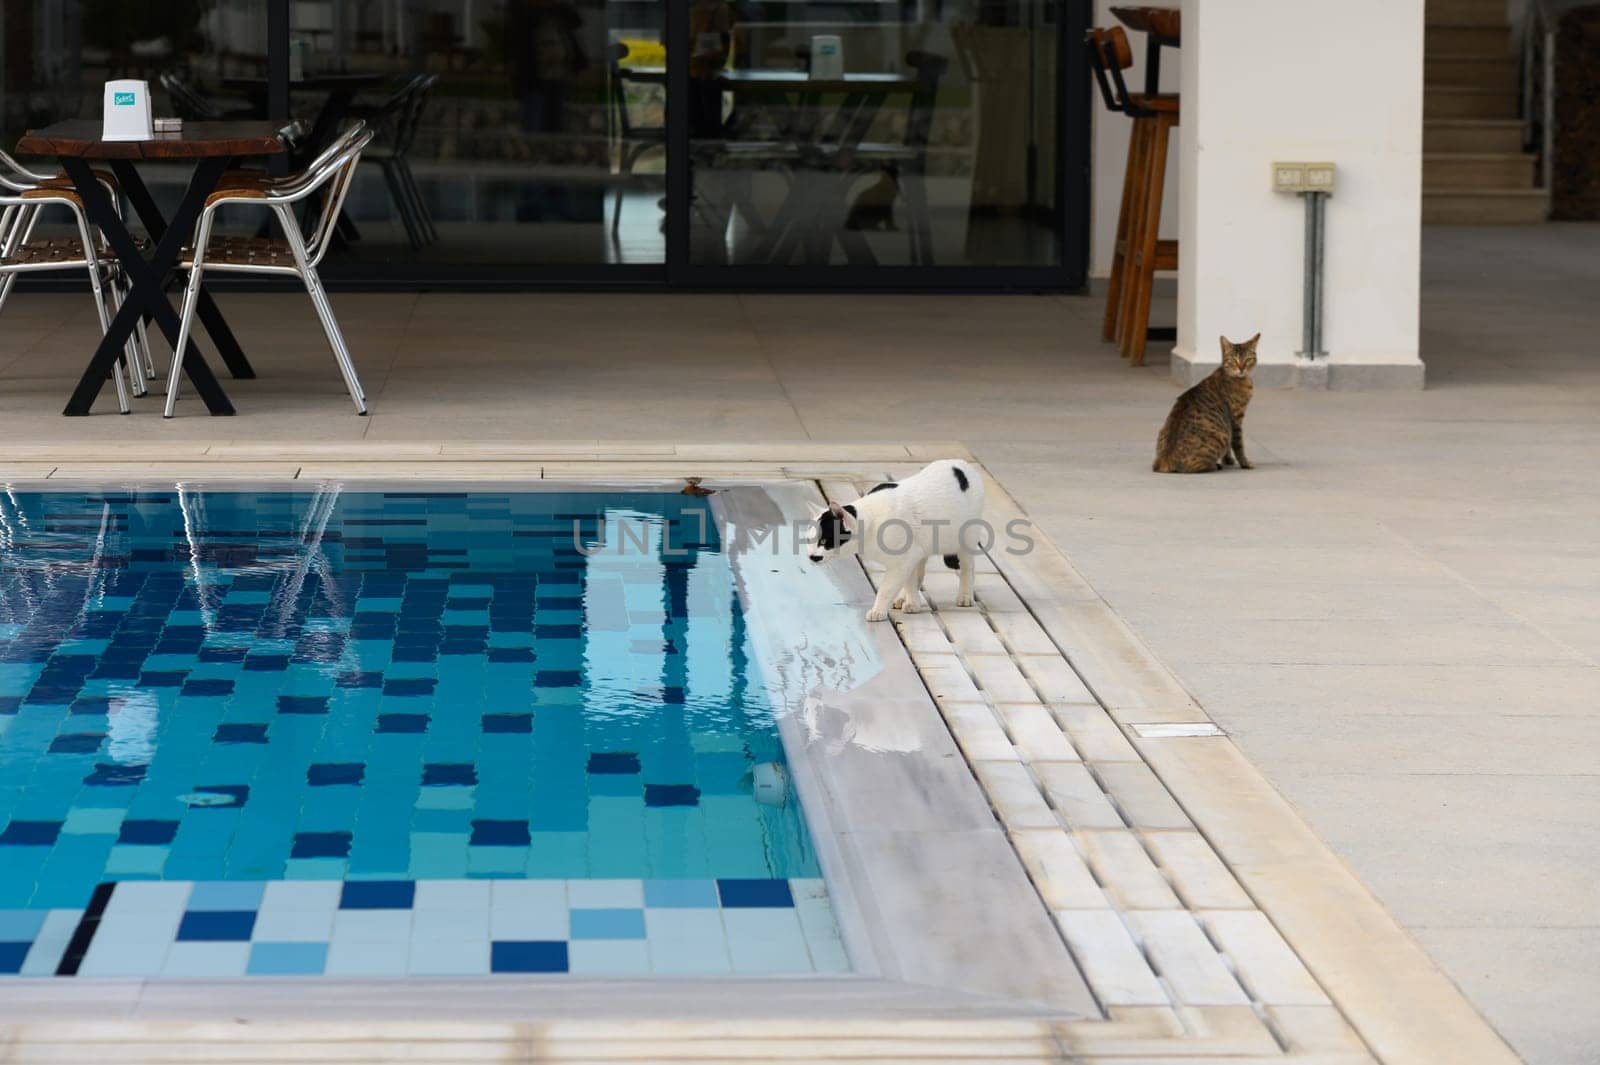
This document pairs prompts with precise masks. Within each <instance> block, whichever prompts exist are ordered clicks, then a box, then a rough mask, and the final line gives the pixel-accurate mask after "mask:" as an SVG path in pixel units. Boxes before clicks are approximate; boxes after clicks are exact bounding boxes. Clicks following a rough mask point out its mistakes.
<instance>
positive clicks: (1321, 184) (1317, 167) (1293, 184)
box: [1272, 162, 1338, 195]
mask: <svg viewBox="0 0 1600 1065" xmlns="http://www.w3.org/2000/svg"><path fill="white" fill-rule="evenodd" d="M1337 172H1338V167H1336V166H1335V165H1334V164H1332V163H1276V162H1275V163H1273V164H1272V191H1274V192H1281V193H1283V194H1285V195H1294V194H1298V193H1302V192H1332V191H1333V187H1334V183H1335V176H1336V174H1337Z"/></svg>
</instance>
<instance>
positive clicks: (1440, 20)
mask: <svg viewBox="0 0 1600 1065" xmlns="http://www.w3.org/2000/svg"><path fill="white" fill-rule="evenodd" d="M1424 17H1425V18H1426V20H1427V23H1428V25H1430V26H1440V25H1447V26H1501V27H1503V26H1505V25H1506V24H1507V21H1508V20H1507V18H1506V5H1505V0H1428V5H1427V12H1426V14H1425V16H1424Z"/></svg>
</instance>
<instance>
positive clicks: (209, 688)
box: [183, 677, 233, 695]
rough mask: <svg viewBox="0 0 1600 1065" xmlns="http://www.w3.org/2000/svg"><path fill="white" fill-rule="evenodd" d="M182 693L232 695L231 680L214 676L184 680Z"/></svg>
mask: <svg viewBox="0 0 1600 1065" xmlns="http://www.w3.org/2000/svg"><path fill="white" fill-rule="evenodd" d="M183 694H184V695H232V694H233V681H231V680H221V679H214V678H209V677H208V678H202V679H197V680H186V681H184V682H183Z"/></svg>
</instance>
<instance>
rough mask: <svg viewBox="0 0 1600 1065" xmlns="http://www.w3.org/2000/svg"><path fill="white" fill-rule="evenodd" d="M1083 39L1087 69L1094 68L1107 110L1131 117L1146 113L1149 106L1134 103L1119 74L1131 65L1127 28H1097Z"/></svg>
mask: <svg viewBox="0 0 1600 1065" xmlns="http://www.w3.org/2000/svg"><path fill="white" fill-rule="evenodd" d="M1083 42H1084V47H1085V48H1086V49H1087V50H1088V52H1089V69H1091V70H1093V71H1094V80H1095V82H1096V84H1098V85H1099V87H1100V98H1101V99H1102V100H1103V101H1105V105H1106V110H1108V111H1115V112H1121V113H1123V114H1126V115H1128V116H1130V117H1133V118H1139V117H1143V116H1147V115H1149V114H1150V111H1149V110H1148V109H1146V108H1142V107H1139V106H1137V105H1136V104H1135V103H1134V102H1133V97H1132V95H1131V94H1130V93H1129V92H1128V83H1127V81H1126V80H1125V79H1124V78H1123V76H1122V72H1123V71H1124V70H1127V69H1128V68H1129V67H1131V66H1133V46H1132V45H1131V44H1129V43H1128V33H1127V31H1126V30H1124V29H1123V28H1122V27H1121V26H1111V27H1109V28H1105V29H1101V28H1098V27H1097V28H1095V29H1091V30H1090V31H1089V32H1088V33H1086V34H1085V35H1084V38H1083Z"/></svg>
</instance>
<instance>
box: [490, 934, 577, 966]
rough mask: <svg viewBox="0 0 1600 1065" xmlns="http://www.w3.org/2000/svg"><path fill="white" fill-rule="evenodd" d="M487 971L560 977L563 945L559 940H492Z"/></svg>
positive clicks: (565, 952) (564, 964)
mask: <svg viewBox="0 0 1600 1065" xmlns="http://www.w3.org/2000/svg"><path fill="white" fill-rule="evenodd" d="M489 971H490V972H496V973H564V972H566V971H567V945H566V943H564V942H562V941H560V940H496V941H495V942H493V943H491V944H490V947H489Z"/></svg>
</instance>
